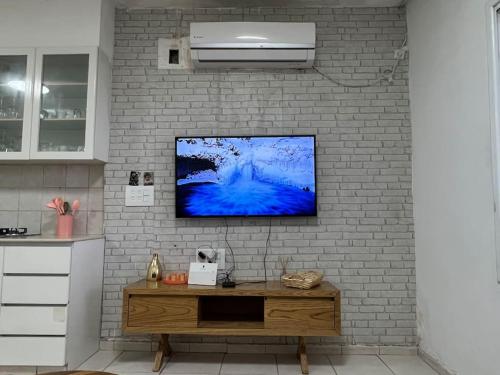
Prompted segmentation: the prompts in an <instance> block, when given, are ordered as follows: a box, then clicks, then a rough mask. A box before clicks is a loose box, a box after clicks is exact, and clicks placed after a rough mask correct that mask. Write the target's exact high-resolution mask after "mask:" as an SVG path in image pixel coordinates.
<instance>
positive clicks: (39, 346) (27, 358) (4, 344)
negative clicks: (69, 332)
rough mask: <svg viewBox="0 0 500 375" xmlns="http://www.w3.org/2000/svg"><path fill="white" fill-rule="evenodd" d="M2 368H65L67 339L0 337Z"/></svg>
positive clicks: (0, 364)
mask: <svg viewBox="0 0 500 375" xmlns="http://www.w3.org/2000/svg"><path fill="white" fill-rule="evenodd" d="M0 353H2V355H0V366H64V365H65V364H66V338H64V337H12V336H11V337H8V336H4V337H1V336H0Z"/></svg>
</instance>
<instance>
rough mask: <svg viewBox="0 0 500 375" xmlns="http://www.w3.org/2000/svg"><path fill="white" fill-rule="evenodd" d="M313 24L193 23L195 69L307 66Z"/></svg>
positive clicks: (311, 59) (312, 46)
mask: <svg viewBox="0 0 500 375" xmlns="http://www.w3.org/2000/svg"><path fill="white" fill-rule="evenodd" d="M315 41H316V26H315V24H314V23H296V22H194V23H191V32H190V44H191V46H190V49H191V60H192V62H193V65H194V67H195V68H308V67H311V66H312V65H313V62H314V49H315Z"/></svg>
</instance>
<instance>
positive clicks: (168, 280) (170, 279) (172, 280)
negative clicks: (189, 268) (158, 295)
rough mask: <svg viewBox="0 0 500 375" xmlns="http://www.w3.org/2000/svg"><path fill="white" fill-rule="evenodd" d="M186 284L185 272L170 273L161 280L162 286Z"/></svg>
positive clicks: (186, 276)
mask: <svg viewBox="0 0 500 375" xmlns="http://www.w3.org/2000/svg"><path fill="white" fill-rule="evenodd" d="M187 283H188V274H187V273H186V272H171V273H169V274H168V275H167V276H165V278H164V279H163V284H167V285H182V284H187Z"/></svg>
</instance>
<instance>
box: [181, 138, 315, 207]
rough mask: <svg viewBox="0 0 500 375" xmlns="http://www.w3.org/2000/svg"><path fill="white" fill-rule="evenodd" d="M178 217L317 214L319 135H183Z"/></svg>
mask: <svg viewBox="0 0 500 375" xmlns="http://www.w3.org/2000/svg"><path fill="white" fill-rule="evenodd" d="M176 158H177V160H176V166H177V168H176V179H177V189H176V209H177V216H178V217H190V216H284V215H297V216H305V215H315V214H316V195H315V194H316V187H315V175H314V138H313V137H311V136H304V137H243V138H208V137H207V138H179V139H178V140H177V155H176Z"/></svg>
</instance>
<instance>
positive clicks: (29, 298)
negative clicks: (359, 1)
mask: <svg viewBox="0 0 500 375" xmlns="http://www.w3.org/2000/svg"><path fill="white" fill-rule="evenodd" d="M68 298H69V276H10V275H9V276H4V277H3V285H2V304H29V305H31V304H38V305H66V304H67V303H68Z"/></svg>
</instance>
